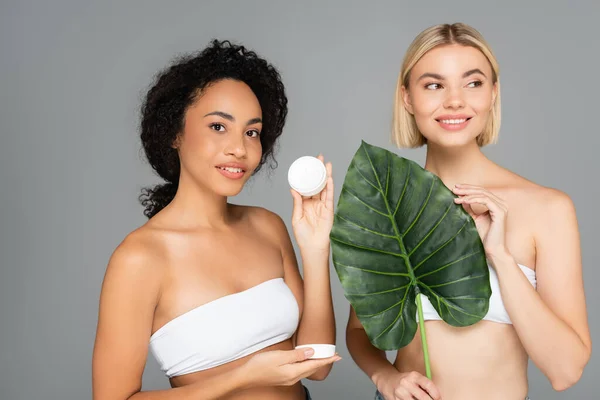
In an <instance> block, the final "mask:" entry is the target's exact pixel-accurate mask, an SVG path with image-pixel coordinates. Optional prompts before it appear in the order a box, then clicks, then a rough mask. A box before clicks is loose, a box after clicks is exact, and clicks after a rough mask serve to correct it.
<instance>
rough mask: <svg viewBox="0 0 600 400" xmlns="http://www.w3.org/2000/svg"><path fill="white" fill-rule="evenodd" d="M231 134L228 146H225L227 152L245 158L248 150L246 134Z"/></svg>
mask: <svg viewBox="0 0 600 400" xmlns="http://www.w3.org/2000/svg"><path fill="white" fill-rule="evenodd" d="M229 136H230V137H229V140H228V141H227V146H226V147H225V154H227V155H233V156H235V157H236V158H245V157H246V154H247V150H246V141H245V140H244V135H239V134H232V135H229Z"/></svg>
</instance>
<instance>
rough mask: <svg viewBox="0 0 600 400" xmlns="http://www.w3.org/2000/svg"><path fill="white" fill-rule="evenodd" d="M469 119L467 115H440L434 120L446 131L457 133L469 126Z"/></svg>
mask: <svg viewBox="0 0 600 400" xmlns="http://www.w3.org/2000/svg"><path fill="white" fill-rule="evenodd" d="M471 118H473V117H469V116H468V115H442V116H440V117H438V118H436V119H435V120H436V121H437V123H438V124H440V126H441V127H442V128H444V129H446V130H448V131H459V130H461V129H464V128H465V127H466V126H467V125H468V124H469V121H470V120H471Z"/></svg>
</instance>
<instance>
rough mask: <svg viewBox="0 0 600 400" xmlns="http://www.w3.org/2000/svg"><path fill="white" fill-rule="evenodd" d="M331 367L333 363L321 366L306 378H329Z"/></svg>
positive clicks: (321, 379) (316, 379)
mask: <svg viewBox="0 0 600 400" xmlns="http://www.w3.org/2000/svg"><path fill="white" fill-rule="evenodd" d="M331 367H332V366H331V365H326V366H324V367H322V368H320V369H319V370H318V371H317V372H315V373H314V374H312V375H310V376H307V377H306V379H309V380H311V381H324V380H325V378H327V377H328V376H329V373H330V372H331Z"/></svg>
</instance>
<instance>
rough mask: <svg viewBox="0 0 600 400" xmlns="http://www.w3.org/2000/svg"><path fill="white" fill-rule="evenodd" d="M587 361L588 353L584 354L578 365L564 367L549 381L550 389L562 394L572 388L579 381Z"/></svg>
mask: <svg viewBox="0 0 600 400" xmlns="http://www.w3.org/2000/svg"><path fill="white" fill-rule="evenodd" d="M589 359H590V352H586V353H585V354H584V357H583V358H582V359H581V360H580V361H579V362H578V363H573V364H572V365H570V366H567V365H564V366H563V368H562V370H561V371H560V373H559V374H557V375H556V376H555V377H552V378H551V379H550V383H551V384H552V388H553V389H554V390H556V391H557V392H562V391H565V390H567V389H569V388H571V387H573V386H574V385H575V384H576V383H577V382H579V380H580V379H581V376H582V375H583V370H584V369H585V366H586V365H587V363H588V361H589Z"/></svg>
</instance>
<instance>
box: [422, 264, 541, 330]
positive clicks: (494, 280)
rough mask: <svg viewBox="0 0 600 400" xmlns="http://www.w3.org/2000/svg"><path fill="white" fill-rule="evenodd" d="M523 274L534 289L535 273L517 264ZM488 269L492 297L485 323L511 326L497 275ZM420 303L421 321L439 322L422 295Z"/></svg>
mask: <svg viewBox="0 0 600 400" xmlns="http://www.w3.org/2000/svg"><path fill="white" fill-rule="evenodd" d="M517 265H518V266H519V268H520V269H521V271H522V272H523V274H525V276H526V277H527V279H528V280H529V282H530V283H531V285H532V286H533V287H534V288H535V287H537V281H536V278H535V271H534V270H532V269H531V268H528V267H526V266H524V265H521V264H517ZM488 269H489V271H490V286H491V288H492V295H491V296H490V306H489V309H488V312H487V314H486V315H485V317H483V319H484V320H486V321H493V322H499V323H502V324H512V321H511V320H510V317H509V316H508V312H507V311H506V308H505V307H504V302H503V301H502V296H501V295H500V283H499V282H498V275H497V274H496V270H494V268H492V267H491V266H490V265H489V264H488ZM421 303H422V305H423V320H425V321H427V320H441V318H440V316H439V315H438V313H437V311H436V310H435V308H433V305H432V304H431V302H430V301H429V298H427V297H426V296H424V295H422V296H421ZM418 320H419V315H418V314H417V321H418Z"/></svg>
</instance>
